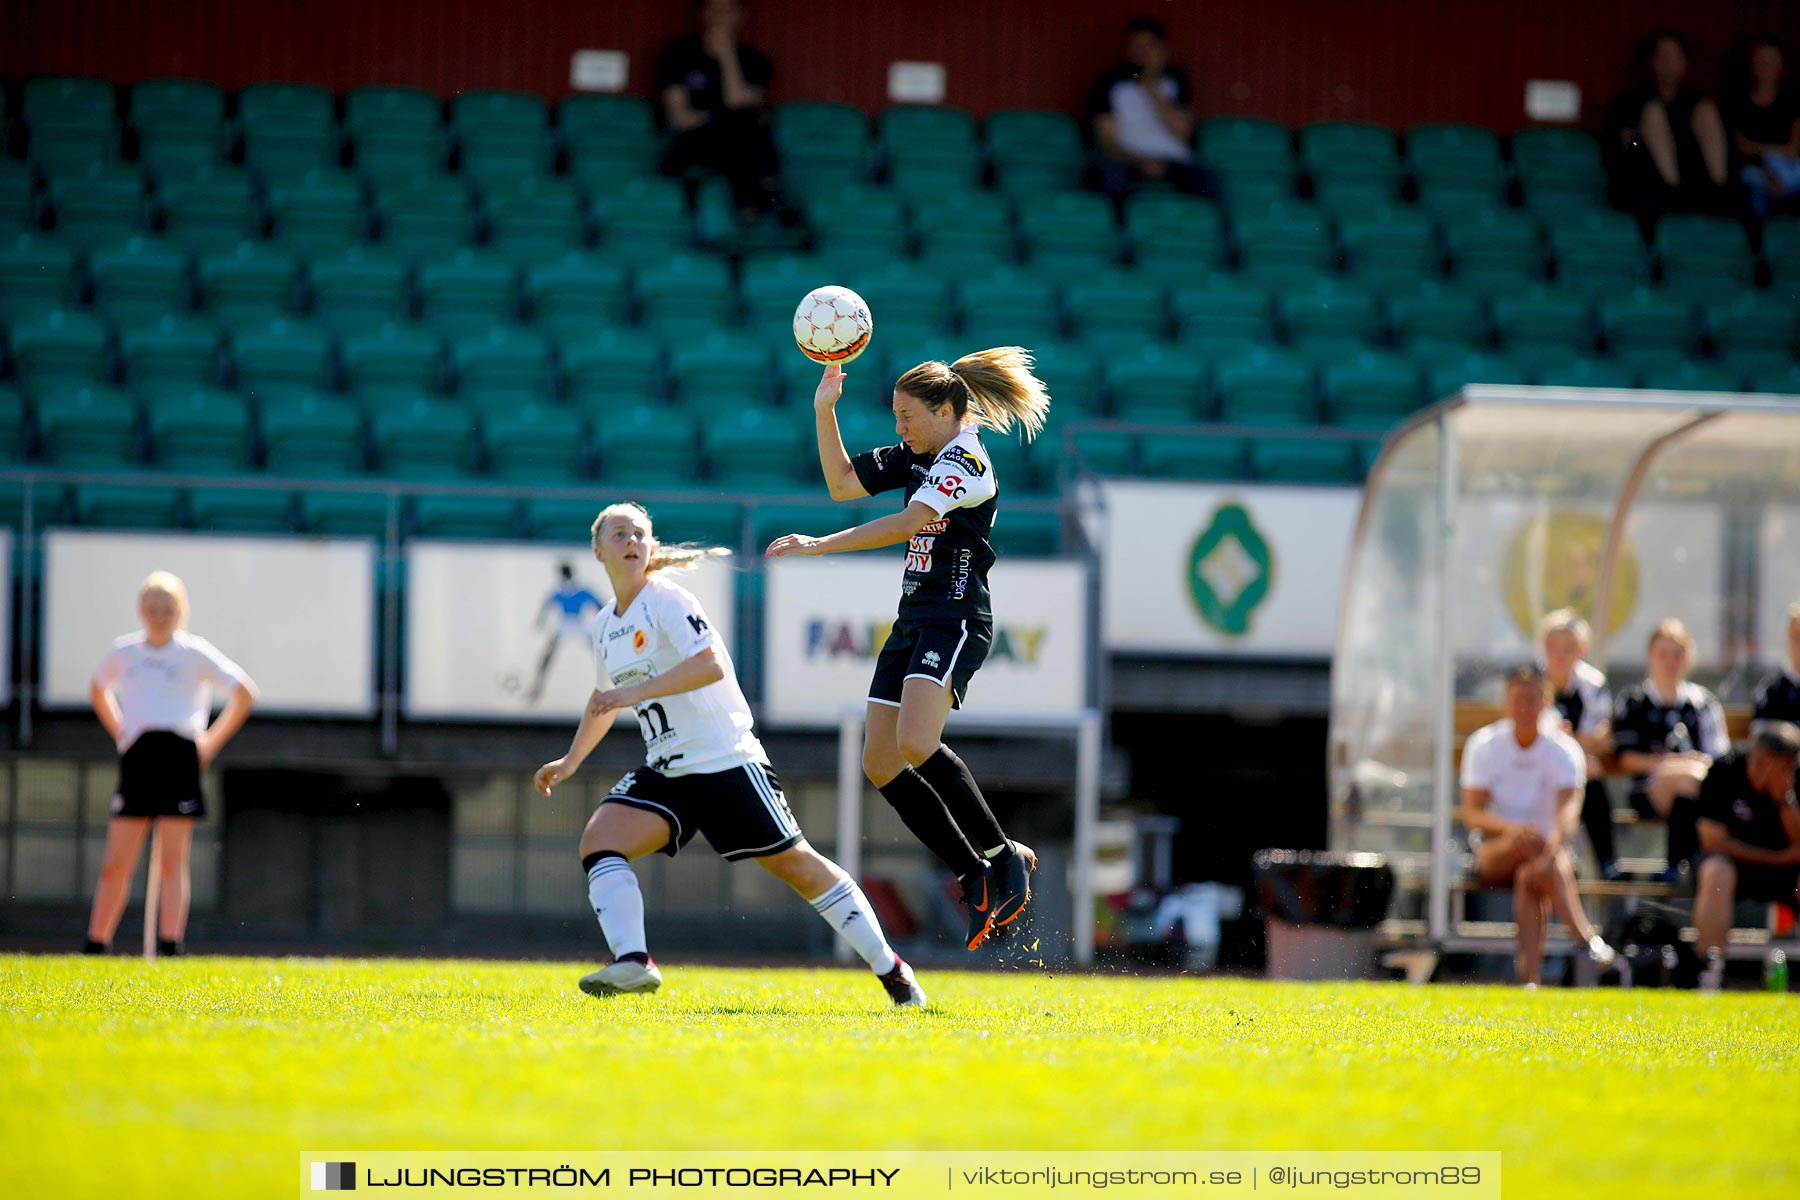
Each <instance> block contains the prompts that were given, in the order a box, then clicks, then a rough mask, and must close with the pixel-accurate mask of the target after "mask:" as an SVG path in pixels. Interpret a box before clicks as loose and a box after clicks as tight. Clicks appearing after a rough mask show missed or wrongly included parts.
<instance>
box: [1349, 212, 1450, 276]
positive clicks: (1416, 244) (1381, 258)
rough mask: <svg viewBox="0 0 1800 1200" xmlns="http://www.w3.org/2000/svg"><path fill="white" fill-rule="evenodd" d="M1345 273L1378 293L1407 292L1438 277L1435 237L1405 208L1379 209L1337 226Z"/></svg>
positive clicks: (1422, 222)
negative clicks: (1342, 250)
mask: <svg viewBox="0 0 1800 1200" xmlns="http://www.w3.org/2000/svg"><path fill="white" fill-rule="evenodd" d="M1338 241H1339V244H1341V245H1342V246H1343V249H1344V270H1345V271H1346V272H1347V273H1348V274H1350V275H1351V276H1352V277H1354V278H1355V279H1356V280H1357V281H1358V282H1359V283H1361V284H1363V285H1364V286H1366V287H1370V288H1374V289H1376V290H1379V291H1392V290H1410V289H1412V288H1414V287H1416V286H1417V285H1418V284H1419V283H1421V282H1423V281H1425V280H1427V279H1429V278H1431V277H1433V276H1436V275H1437V274H1438V273H1439V265H1440V259H1439V254H1438V245H1437V233H1436V231H1435V230H1434V229H1433V228H1432V226H1431V222H1430V221H1428V220H1426V219H1425V218H1424V217H1423V216H1421V215H1419V214H1418V213H1417V212H1416V211H1414V210H1412V209H1407V208H1381V209H1375V210H1371V211H1368V212H1365V213H1362V214H1361V215H1357V216H1350V217H1345V218H1343V219H1342V220H1340V221H1339V223H1338Z"/></svg>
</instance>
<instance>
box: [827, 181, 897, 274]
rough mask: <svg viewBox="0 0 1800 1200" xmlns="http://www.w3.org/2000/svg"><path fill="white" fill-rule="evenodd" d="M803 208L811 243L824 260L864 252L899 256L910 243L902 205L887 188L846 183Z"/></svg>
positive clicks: (828, 191)
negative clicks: (844, 254)
mask: <svg viewBox="0 0 1800 1200" xmlns="http://www.w3.org/2000/svg"><path fill="white" fill-rule="evenodd" d="M805 208H806V215H807V219H808V221H809V222H810V223H811V225H812V231H813V240H814V244H815V246H816V247H817V249H818V251H819V253H820V255H821V256H823V257H826V258H832V257H834V256H837V255H839V254H840V253H842V252H845V251H848V252H852V253H854V252H859V251H865V250H874V251H878V252H880V253H881V254H882V255H883V256H887V255H899V254H903V253H905V251H906V250H907V248H908V246H909V244H910V242H911V236H910V235H909V234H908V232H907V225H906V206H905V202H904V201H903V199H902V198H901V197H900V196H899V195H898V194H896V193H895V192H893V191H891V190H889V189H888V188H884V187H874V186H871V185H868V184H855V183H846V184H842V185H840V186H837V187H833V188H830V189H828V190H827V191H825V192H823V193H822V194H820V195H818V196H815V197H813V198H812V199H811V200H809V201H808V202H807V203H806V205H805Z"/></svg>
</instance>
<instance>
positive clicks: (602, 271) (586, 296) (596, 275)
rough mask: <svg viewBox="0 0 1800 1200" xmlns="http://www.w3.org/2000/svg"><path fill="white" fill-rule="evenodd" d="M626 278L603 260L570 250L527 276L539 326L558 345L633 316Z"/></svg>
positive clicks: (532, 306)
mask: <svg viewBox="0 0 1800 1200" xmlns="http://www.w3.org/2000/svg"><path fill="white" fill-rule="evenodd" d="M626 284H627V278H626V275H625V272H624V271H623V270H622V269H621V268H620V267H619V266H618V265H617V264H615V263H612V262H609V261H607V259H606V257H605V256H604V255H600V254H595V253H592V252H589V251H585V250H571V251H569V252H568V253H567V254H564V255H563V256H562V257H561V258H558V259H555V260H553V261H551V262H547V263H543V264H540V265H538V266H535V267H532V268H531V269H530V270H528V271H527V272H526V273H525V296H526V299H527V301H528V302H529V304H530V306H531V309H532V316H533V317H534V319H535V320H536V322H537V324H538V325H539V326H540V327H541V328H542V329H543V330H544V332H545V333H547V334H549V335H550V336H551V337H552V338H555V339H556V340H557V341H564V342H566V341H576V340H580V339H581V338H583V337H585V336H587V335H589V334H592V333H596V332H598V331H600V330H602V329H606V328H608V327H610V326H613V325H618V324H621V323H623V322H624V321H625V320H626V319H627V318H628V316H629V313H628V306H627V301H628V299H629V292H628V291H627V287H626Z"/></svg>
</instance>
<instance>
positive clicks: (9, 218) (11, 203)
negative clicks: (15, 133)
mask: <svg viewBox="0 0 1800 1200" xmlns="http://www.w3.org/2000/svg"><path fill="white" fill-rule="evenodd" d="M37 219H38V212H37V183H36V181H35V180H34V179H33V178H32V174H31V168H30V167H28V166H26V165H25V164H24V163H21V162H13V161H12V160H10V159H0V236H5V237H10V236H11V235H12V234H14V233H20V232H23V231H24V230H26V229H32V228H35V227H36V226H37Z"/></svg>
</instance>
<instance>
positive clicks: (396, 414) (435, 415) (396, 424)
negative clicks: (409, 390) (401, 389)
mask: <svg viewBox="0 0 1800 1200" xmlns="http://www.w3.org/2000/svg"><path fill="white" fill-rule="evenodd" d="M369 440H370V443H371V444H372V445H373V446H374V449H375V459H376V461H377V463H379V464H380V468H381V470H382V472H383V473H384V474H388V475H395V476H403V477H406V478H410V479H445V478H454V477H456V476H458V475H462V474H464V473H466V472H467V471H468V470H469V468H470V466H471V463H472V461H473V451H474V447H475V422H474V419H473V418H472V417H471V416H470V414H469V411H468V410H467V409H465V408H463V407H462V406H461V405H458V404H455V403H452V402H451V401H448V400H444V399H441V398H439V397H435V396H426V395H418V396H414V397H413V398H412V399H411V400H409V401H399V400H397V399H396V400H393V401H390V402H389V403H387V404H385V405H383V406H382V407H381V408H380V409H378V410H377V411H376V412H375V414H374V415H373V416H372V417H370V418H369Z"/></svg>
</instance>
